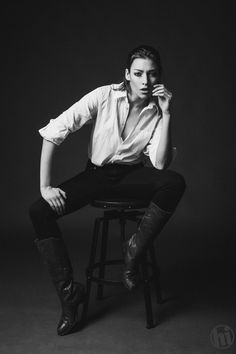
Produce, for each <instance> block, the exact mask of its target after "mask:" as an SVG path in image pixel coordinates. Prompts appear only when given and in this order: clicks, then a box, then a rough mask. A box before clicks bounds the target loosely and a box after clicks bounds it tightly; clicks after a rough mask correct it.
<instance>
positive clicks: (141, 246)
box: [122, 202, 173, 290]
mask: <svg viewBox="0 0 236 354" xmlns="http://www.w3.org/2000/svg"><path fill="white" fill-rule="evenodd" d="M172 214H173V212H169V211H165V210H162V209H161V208H159V207H158V206H157V205H156V204H155V203H153V202H150V204H149V207H148V208H147V210H146V212H145V214H144V216H143V218H142V220H141V222H140V224H139V227H138V230H137V232H136V233H135V234H133V235H132V236H131V238H130V239H129V240H128V241H126V242H125V244H124V262H125V267H124V271H123V279H122V280H123V284H124V285H125V287H126V288H127V289H128V290H134V289H135V288H137V286H138V283H139V271H138V270H139V269H138V268H139V263H140V260H141V257H142V255H143V252H144V251H145V250H146V248H147V246H148V244H149V242H152V241H153V240H154V239H155V237H156V236H157V235H158V234H159V233H160V231H161V230H162V228H163V227H164V225H165V224H166V223H167V221H168V220H169V218H170V217H171V215H172Z"/></svg>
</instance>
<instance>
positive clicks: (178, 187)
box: [157, 170, 186, 194]
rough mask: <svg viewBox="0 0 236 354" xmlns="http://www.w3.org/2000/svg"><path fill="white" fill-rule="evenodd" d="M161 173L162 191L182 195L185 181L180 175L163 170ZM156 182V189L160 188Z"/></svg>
mask: <svg viewBox="0 0 236 354" xmlns="http://www.w3.org/2000/svg"><path fill="white" fill-rule="evenodd" d="M163 172H164V173H162V180H161V184H162V187H163V188H164V189H171V190H175V191H178V192H179V193H181V194H183V193H184V191H185V189H186V181H185V178H184V177H183V175H182V174H180V173H179V172H176V171H173V170H165V171H163ZM159 183H160V181H159V180H158V181H157V187H159V186H160V184H159Z"/></svg>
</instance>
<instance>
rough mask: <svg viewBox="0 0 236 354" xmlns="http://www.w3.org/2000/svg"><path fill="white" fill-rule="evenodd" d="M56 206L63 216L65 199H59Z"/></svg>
mask: <svg viewBox="0 0 236 354" xmlns="http://www.w3.org/2000/svg"><path fill="white" fill-rule="evenodd" d="M56 205H57V211H58V212H59V213H60V215H62V214H63V212H64V209H65V206H64V200H63V198H58V199H57V200H56Z"/></svg>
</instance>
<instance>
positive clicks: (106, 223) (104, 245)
mask: <svg viewBox="0 0 236 354" xmlns="http://www.w3.org/2000/svg"><path fill="white" fill-rule="evenodd" d="M108 227H109V220H108V219H107V218H106V217H104V219H103V226H102V244H101V254H100V267H99V278H100V279H104V276H105V262H106V254H107V239H108ZM103 289H104V284H98V288H97V300H102V299H103Z"/></svg>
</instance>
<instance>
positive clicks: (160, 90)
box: [152, 88, 165, 93]
mask: <svg viewBox="0 0 236 354" xmlns="http://www.w3.org/2000/svg"><path fill="white" fill-rule="evenodd" d="M152 92H153V93H156V92H158V93H159V92H160V93H163V92H165V90H164V89H163V88H156V89H154V90H153V91H152Z"/></svg>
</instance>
